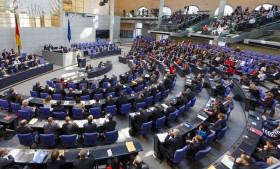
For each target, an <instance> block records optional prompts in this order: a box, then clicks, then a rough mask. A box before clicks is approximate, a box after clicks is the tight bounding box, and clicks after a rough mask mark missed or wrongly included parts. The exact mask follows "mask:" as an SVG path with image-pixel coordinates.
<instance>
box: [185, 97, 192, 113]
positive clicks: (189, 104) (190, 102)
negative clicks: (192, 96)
mask: <svg viewBox="0 0 280 169" xmlns="http://www.w3.org/2000/svg"><path fill="white" fill-rule="evenodd" d="M191 104H192V101H191V100H190V101H189V103H188V104H187V105H186V109H185V112H186V113H187V112H188V111H189V110H190V108H191Z"/></svg>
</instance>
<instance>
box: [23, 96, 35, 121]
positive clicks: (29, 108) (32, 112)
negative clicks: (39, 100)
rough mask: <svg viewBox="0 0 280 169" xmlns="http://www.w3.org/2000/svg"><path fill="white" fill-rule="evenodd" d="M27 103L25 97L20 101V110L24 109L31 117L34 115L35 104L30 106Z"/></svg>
mask: <svg viewBox="0 0 280 169" xmlns="http://www.w3.org/2000/svg"><path fill="white" fill-rule="evenodd" d="M28 104H29V101H28V100H27V99H26V100H23V101H22V106H21V110H24V111H27V112H28V113H29V114H30V116H31V117H34V116H35V114H36V113H35V111H36V106H34V107H30V106H28Z"/></svg>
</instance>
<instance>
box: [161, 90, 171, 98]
mask: <svg viewBox="0 0 280 169" xmlns="http://www.w3.org/2000/svg"><path fill="white" fill-rule="evenodd" d="M168 93H169V89H167V90H165V91H164V92H163V96H162V99H166V98H167V97H168Z"/></svg>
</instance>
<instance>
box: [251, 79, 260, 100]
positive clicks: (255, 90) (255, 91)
mask: <svg viewBox="0 0 280 169" xmlns="http://www.w3.org/2000/svg"><path fill="white" fill-rule="evenodd" d="M249 92H250V93H251V94H252V95H253V96H254V97H255V98H256V100H259V99H260V91H259V90H258V88H257V86H256V85H255V84H254V83H252V84H251V85H250V89H249Z"/></svg>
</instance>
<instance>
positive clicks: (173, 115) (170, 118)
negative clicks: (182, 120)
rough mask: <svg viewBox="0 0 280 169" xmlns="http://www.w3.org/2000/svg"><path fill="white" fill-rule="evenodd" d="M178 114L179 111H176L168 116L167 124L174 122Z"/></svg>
mask: <svg viewBox="0 0 280 169" xmlns="http://www.w3.org/2000/svg"><path fill="white" fill-rule="evenodd" d="M178 112H179V111H178V110H176V111H175V112H173V113H170V114H169V116H168V119H167V121H168V124H170V123H173V122H174V121H175V119H176V116H177V113H178Z"/></svg>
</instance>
